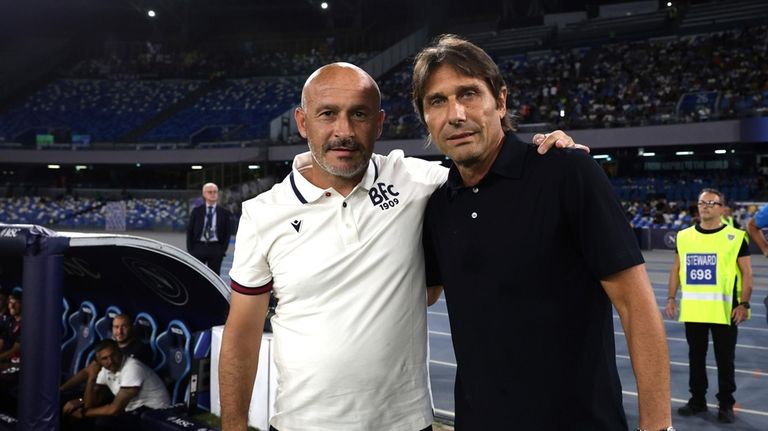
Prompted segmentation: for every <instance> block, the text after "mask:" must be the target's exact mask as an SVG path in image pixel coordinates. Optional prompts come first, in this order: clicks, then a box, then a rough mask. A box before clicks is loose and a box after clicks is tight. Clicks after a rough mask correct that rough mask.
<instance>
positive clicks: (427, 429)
mask: <svg viewBox="0 0 768 431" xmlns="http://www.w3.org/2000/svg"><path fill="white" fill-rule="evenodd" d="M269 431H277V428H275V427H273V426H272V425H270V426H269ZM421 431H432V425H430V426H428V427H426V428H424V429H423V430H421Z"/></svg>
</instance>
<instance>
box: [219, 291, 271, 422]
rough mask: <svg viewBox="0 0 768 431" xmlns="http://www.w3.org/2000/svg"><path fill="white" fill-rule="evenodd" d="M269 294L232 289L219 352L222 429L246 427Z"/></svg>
mask: <svg viewBox="0 0 768 431" xmlns="http://www.w3.org/2000/svg"><path fill="white" fill-rule="evenodd" d="M268 306H269V293H263V294H260V295H244V294H241V293H237V292H234V291H233V292H232V297H231V299H230V306H229V316H228V317H227V322H226V324H225V326H224V335H223V337H222V340H221V353H220V354H219V391H220V397H221V429H222V431H235V430H246V429H247V427H248V406H249V405H250V403H251V393H252V392H253V383H254V379H255V378H256V370H257V367H258V365H259V349H260V347H261V336H262V334H263V332H264V319H265V318H266V316H267V308H268Z"/></svg>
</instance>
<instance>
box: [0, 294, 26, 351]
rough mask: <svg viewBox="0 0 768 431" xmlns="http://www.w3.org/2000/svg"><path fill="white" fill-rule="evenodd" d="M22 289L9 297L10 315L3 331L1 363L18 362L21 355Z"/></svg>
mask: <svg viewBox="0 0 768 431" xmlns="http://www.w3.org/2000/svg"><path fill="white" fill-rule="evenodd" d="M21 302H22V294H21V291H18V290H15V291H13V292H12V293H11V296H10V298H8V316H9V317H10V318H9V319H7V320H6V322H5V327H4V328H0V331H2V335H3V337H2V341H0V342H1V343H2V347H0V363H3V362H18V361H19V359H20V357H21Z"/></svg>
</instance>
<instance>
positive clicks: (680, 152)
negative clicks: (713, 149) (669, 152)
mask: <svg viewBox="0 0 768 431" xmlns="http://www.w3.org/2000/svg"><path fill="white" fill-rule="evenodd" d="M675 155H676V156H692V155H693V151H678V152H676V153H675Z"/></svg>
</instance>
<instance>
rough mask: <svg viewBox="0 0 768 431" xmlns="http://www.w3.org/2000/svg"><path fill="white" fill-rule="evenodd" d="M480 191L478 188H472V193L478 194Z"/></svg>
mask: <svg viewBox="0 0 768 431" xmlns="http://www.w3.org/2000/svg"><path fill="white" fill-rule="evenodd" d="M479 191H480V189H478V188H477V187H472V193H475V194H476V193H477V192H479Z"/></svg>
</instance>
